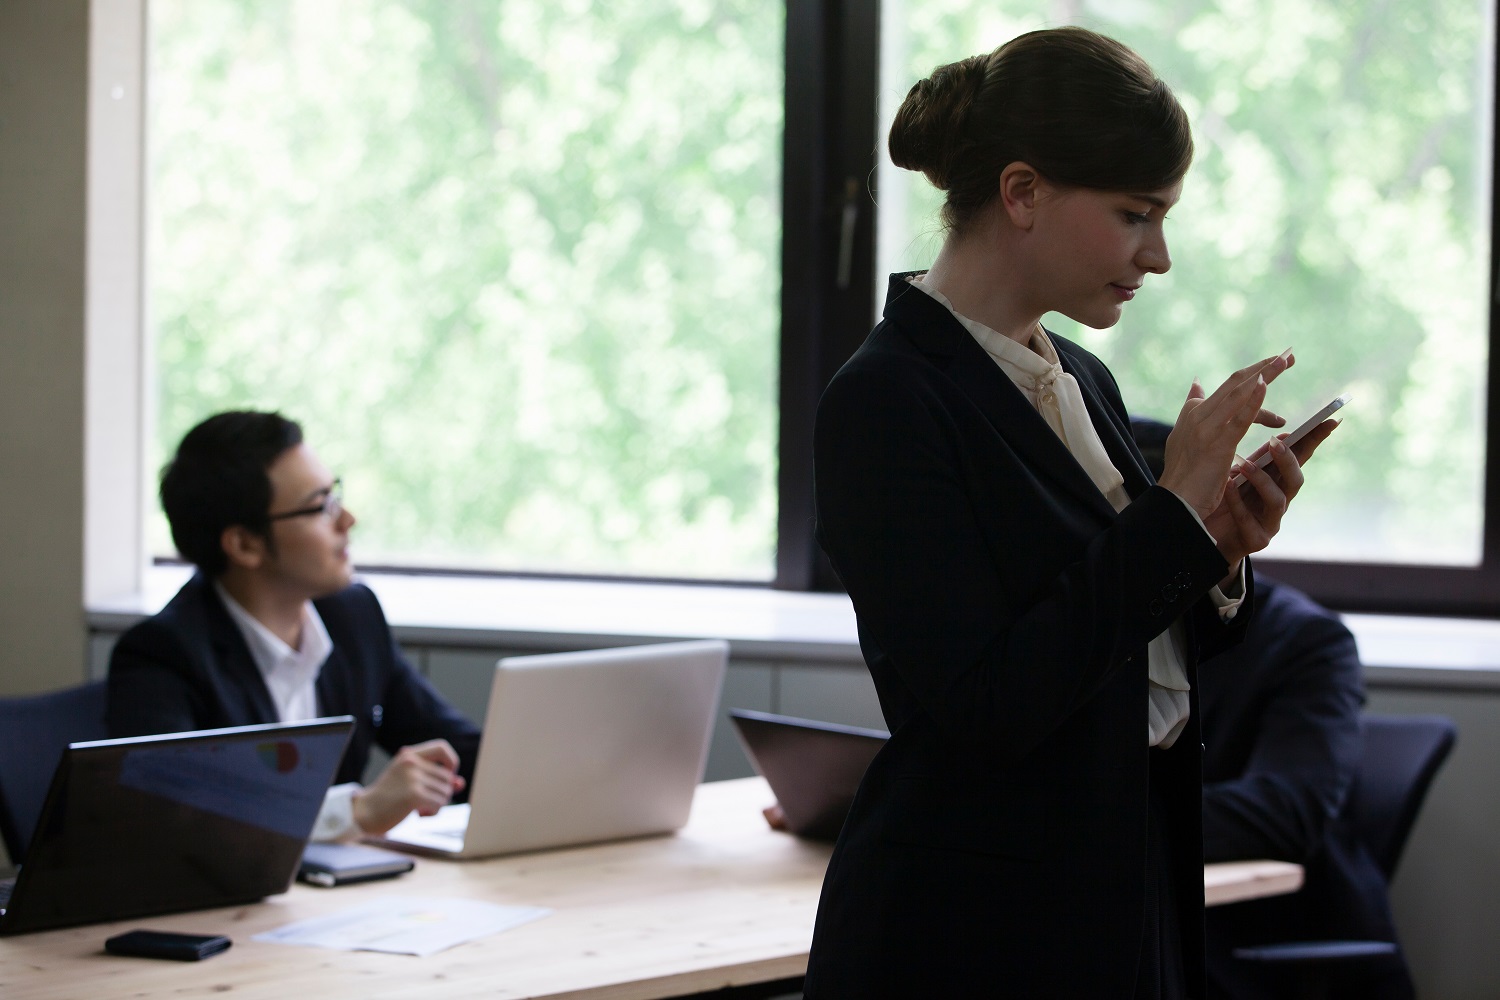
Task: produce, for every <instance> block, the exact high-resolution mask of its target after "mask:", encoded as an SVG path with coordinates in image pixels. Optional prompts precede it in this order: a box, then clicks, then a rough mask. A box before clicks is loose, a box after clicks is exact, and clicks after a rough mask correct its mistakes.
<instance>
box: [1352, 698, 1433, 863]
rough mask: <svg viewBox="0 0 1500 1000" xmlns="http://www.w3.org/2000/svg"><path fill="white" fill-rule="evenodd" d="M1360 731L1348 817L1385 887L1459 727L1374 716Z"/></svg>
mask: <svg viewBox="0 0 1500 1000" xmlns="http://www.w3.org/2000/svg"><path fill="white" fill-rule="evenodd" d="M1360 727H1361V729H1362V730H1363V732H1364V756H1363V759H1362V761H1361V763H1360V768H1359V777H1358V780H1357V781H1356V782H1355V785H1354V789H1353V791H1352V794H1351V797H1350V802H1349V809H1350V813H1349V815H1350V818H1351V820H1352V822H1353V824H1354V830H1355V833H1356V834H1357V835H1358V837H1359V838H1360V840H1361V842H1363V843H1364V845H1365V849H1366V850H1368V851H1369V852H1370V856H1371V857H1372V858H1373V859H1374V860H1375V863H1376V864H1377V865H1378V866H1379V867H1380V870H1381V872H1383V873H1384V874H1385V877H1386V881H1388V882H1389V881H1390V879H1391V877H1392V876H1393V875H1395V873H1396V864H1397V862H1399V861H1400V860H1401V852H1402V850H1404V849H1405V847H1406V838H1407V837H1408V835H1410V834H1411V828H1412V825H1413V824H1414V823H1416V821H1417V814H1418V813H1419V812H1420V811H1421V809H1422V802H1423V800H1424V799H1426V798H1427V790H1428V788H1429V787H1430V786H1431V785H1432V779H1433V777H1434V776H1436V775H1437V772H1438V768H1440V767H1442V765H1443V762H1444V761H1445V760H1447V758H1448V754H1449V752H1451V751H1452V749H1453V744H1454V741H1455V740H1456V739H1457V738H1458V727H1456V726H1455V725H1454V724H1453V720H1452V719H1450V718H1448V717H1447V716H1443V715H1373V714H1366V715H1364V716H1362V717H1361V719H1360Z"/></svg>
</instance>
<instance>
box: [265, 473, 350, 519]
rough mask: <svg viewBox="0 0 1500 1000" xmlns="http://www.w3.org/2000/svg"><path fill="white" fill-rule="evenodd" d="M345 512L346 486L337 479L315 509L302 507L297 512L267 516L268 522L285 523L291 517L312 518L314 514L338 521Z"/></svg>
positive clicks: (289, 511)
mask: <svg viewBox="0 0 1500 1000" xmlns="http://www.w3.org/2000/svg"><path fill="white" fill-rule="evenodd" d="M343 512H344V484H343V482H342V481H341V480H338V479H335V480H334V481H333V485H331V486H329V487H328V489H327V490H325V491H324V492H323V502H322V503H320V504H318V505H316V506H313V507H301V508H299V509H297V510H288V511H283V512H282V513H280V514H267V515H266V520H267V521H285V520H286V519H287V518H289V517H311V516H312V515H313V514H322V515H323V516H324V517H326V518H328V520H330V521H337V520H338V519H339V515H340V514H342V513H343Z"/></svg>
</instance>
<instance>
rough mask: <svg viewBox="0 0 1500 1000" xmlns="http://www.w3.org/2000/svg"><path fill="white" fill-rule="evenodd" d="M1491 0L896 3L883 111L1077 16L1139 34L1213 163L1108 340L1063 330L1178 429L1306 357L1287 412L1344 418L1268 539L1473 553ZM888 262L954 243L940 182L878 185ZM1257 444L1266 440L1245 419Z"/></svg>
mask: <svg viewBox="0 0 1500 1000" xmlns="http://www.w3.org/2000/svg"><path fill="white" fill-rule="evenodd" d="M1488 9H1489V7H1488V4H1485V3H1482V2H1479V0H1378V2H1368V3H1355V2H1350V0H1131V2H1129V3H1126V2H1124V0H1118V2H1116V0H1110V2H1107V3H1105V2H1099V3H1077V2H1070V3H1054V4H1053V5H1052V6H1051V8H1050V9H1046V8H1039V7H1038V5H1037V4H1035V3H1030V2H1021V0H995V2H991V3H986V4H973V3H969V2H967V0H964V2H959V0H901V3H900V6H899V7H898V6H897V5H896V4H895V3H894V2H891V0H888V2H887V3H886V4H885V6H884V8H883V26H884V30H885V31H886V32H887V33H888V34H889V33H892V32H894V33H897V34H896V35H894V36H891V37H888V39H887V42H886V54H885V60H884V65H885V67H886V80H885V82H884V83H883V87H882V89H883V100H884V102H885V105H886V106H887V108H888V110H887V114H886V121H887V122H888V121H889V114H890V113H891V112H893V111H894V107H895V103H893V102H899V100H900V98H901V96H903V95H904V94H905V91H906V88H907V87H909V86H910V85H911V83H912V82H914V81H915V80H917V79H920V78H921V77H923V76H926V75H927V74H928V73H929V72H930V71H931V70H932V68H933V67H934V66H936V65H939V64H941V63H945V62H951V61H953V60H954V59H958V58H962V57H963V56H966V55H970V54H972V53H975V52H981V51H987V50H989V49H992V48H994V47H995V46H996V45H998V44H1000V43H1001V42H1003V41H1005V40H1006V39H1009V38H1011V37H1013V36H1014V35H1016V34H1019V33H1020V32H1022V31H1027V30H1031V29H1033V28H1039V27H1045V26H1048V25H1055V24H1062V23H1081V24H1084V25H1086V26H1088V27H1091V28H1094V29H1096V30H1099V31H1103V32H1105V33H1106V34H1110V35H1113V36H1114V37H1117V38H1119V39H1120V40H1121V41H1124V42H1125V43H1126V44H1129V45H1131V46H1132V47H1133V48H1135V49H1136V50H1137V51H1138V52H1140V53H1141V54H1142V55H1143V56H1145V57H1146V59H1147V60H1148V61H1149V62H1150V63H1151V64H1152V65H1153V66H1154V67H1155V68H1156V70H1157V72H1158V73H1159V74H1160V75H1161V76H1162V77H1163V78H1164V79H1166V80H1167V81H1168V83H1170V84H1171V85H1172V86H1173V88H1174V90H1176V92H1177V94H1178V96H1179V97H1180V98H1181V99H1182V101H1183V103H1184V105H1185V106H1186V107H1187V109H1188V112H1189V114H1190V116H1191V118H1192V120H1193V125H1194V136H1195V141H1196V144H1197V157H1196V160H1195V163H1194V166H1193V169H1192V171H1191V173H1190V174H1189V176H1188V180H1187V184H1186V185H1185V189H1184V194H1183V198H1182V201H1181V203H1180V204H1179V205H1178V206H1177V207H1176V208H1174V209H1173V210H1172V212H1171V214H1170V217H1169V220H1168V223H1167V234H1168V241H1169V244H1170V247H1171V249H1172V256H1173V268H1172V270H1171V272H1170V273H1169V274H1168V275H1165V276H1162V277H1159V278H1150V279H1148V280H1147V283H1146V287H1145V289H1144V291H1143V292H1142V294H1140V295H1139V296H1138V297H1137V298H1136V299H1135V301H1133V302H1132V303H1131V304H1130V305H1129V306H1127V307H1126V310H1125V317H1124V319H1123V320H1122V321H1121V322H1120V323H1119V324H1118V325H1117V326H1116V327H1115V328H1113V329H1111V330H1108V331H1094V330H1088V329H1082V328H1079V327H1078V326H1077V324H1074V323H1072V322H1070V321H1068V320H1066V319H1064V318H1062V317H1057V316H1053V317H1049V318H1048V321H1047V325H1048V326H1049V328H1051V329H1053V330H1056V331H1057V332H1059V333H1062V334H1063V335H1064V336H1068V337H1072V338H1074V339H1076V340H1079V341H1081V342H1083V343H1084V344H1085V345H1087V346H1088V347H1090V348H1091V349H1093V350H1095V351H1096V352H1097V353H1099V354H1100V355H1101V356H1102V357H1103V358H1104V360H1105V361H1106V362H1107V363H1108V364H1109V365H1110V367H1111V368H1112V370H1113V371H1114V372H1115V375H1116V376H1117V378H1118V379H1119V381H1120V383H1121V386H1122V389H1123V391H1124V393H1125V400H1126V403H1127V405H1129V406H1131V408H1132V409H1133V410H1134V411H1136V412H1140V413H1143V414H1146V415H1151V416H1156V417H1159V418H1163V419H1167V420H1172V419H1174V418H1175V415H1176V413H1177V410H1178V408H1179V407H1180V405H1181V402H1182V399H1183V397H1184V395H1185V393H1186V390H1187V387H1188V384H1189V382H1190V381H1191V379H1192V378H1194V377H1195V376H1196V377H1198V378H1200V379H1201V380H1202V381H1203V383H1204V384H1205V385H1206V386H1207V387H1208V388H1210V389H1211V388H1212V387H1213V386H1214V385H1216V384H1217V383H1218V382H1219V381H1220V380H1222V379H1223V378H1224V376H1226V375H1227V374H1228V373H1229V372H1230V371H1232V370H1234V369H1235V368H1238V367H1240V366H1242V365H1244V364H1247V363H1249V362H1250V361H1253V360H1255V359H1258V358H1262V357H1267V356H1270V355H1272V354H1277V353H1279V352H1280V351H1281V350H1282V349H1284V348H1286V347H1288V346H1290V347H1293V348H1295V350H1296V354H1297V357H1298V364H1297V366H1296V367H1295V368H1293V369H1292V370H1291V371H1290V372H1288V373H1287V374H1286V375H1285V376H1283V378H1282V379H1281V380H1280V381H1278V382H1277V383H1276V384H1275V385H1274V386H1273V387H1272V391H1271V397H1270V404H1269V405H1271V406H1272V407H1273V408H1275V409H1277V410H1278V411H1279V412H1281V413H1283V414H1284V415H1285V416H1287V417H1288V418H1289V419H1290V420H1292V421H1293V422H1297V421H1300V419H1301V417H1302V416H1304V415H1306V414H1308V413H1311V412H1312V411H1313V410H1314V409H1316V408H1317V407H1318V406H1319V405H1321V404H1322V403H1323V402H1325V401H1326V400H1328V399H1330V398H1332V397H1333V396H1334V395H1336V394H1338V393H1339V392H1342V391H1345V390H1349V391H1350V392H1351V393H1352V397H1353V399H1352V402H1351V403H1350V405H1349V406H1348V407H1347V408H1346V409H1345V410H1344V414H1345V416H1346V419H1345V422H1344V425H1343V426H1342V427H1341V428H1340V429H1339V431H1338V432H1337V434H1336V435H1335V436H1334V437H1333V438H1332V439H1331V440H1330V442H1329V444H1328V445H1327V447H1326V448H1325V449H1324V450H1322V451H1320V452H1319V454H1318V456H1317V458H1316V460H1315V464H1313V465H1310V466H1309V468H1308V477H1309V484H1308V486H1307V488H1306V489H1305V490H1304V492H1303V494H1302V496H1301V497H1300V498H1299V499H1298V501H1297V505H1296V507H1295V508H1294V510H1293V512H1292V514H1291V516H1290V517H1289V518H1288V520H1287V526H1286V529H1285V530H1284V531H1283V534H1282V537H1281V538H1279V539H1278V540H1277V546H1276V548H1275V549H1274V550H1273V551H1275V552H1276V554H1278V555H1280V556H1283V557H1287V558H1301V557H1317V558H1336V559H1341V560H1351V561H1360V560H1375V561H1396V562H1405V561H1410V562H1431V563H1452V564H1466V563H1476V562H1477V561H1478V556H1479V545H1480V541H1481V531H1482V524H1481V513H1482V511H1481V505H1482V495H1483V474H1484V411H1485V377H1486V370H1487V369H1486V365H1487V348H1488V323H1489V311H1488V304H1487V301H1486V289H1487V287H1488V281H1487V274H1486V267H1487V260H1488V249H1489V243H1488V241H1489V213H1490V206H1489V200H1490V195H1489V192H1490V184H1491V179H1490V171H1489V163H1488V144H1489V142H1490V129H1489V123H1488V116H1489V114H1490V105H1491V92H1492V86H1493V84H1492V67H1491V57H1490V53H1491V52H1492V48H1493V41H1492V39H1491V36H1490V31H1491V28H1490V25H1489V20H1488ZM881 182H882V186H881V191H880V198H881V201H882V202H883V210H884V214H883V215H882V218H881V222H882V225H885V226H888V227H891V229H892V230H893V233H892V234H891V235H888V237H887V238H886V240H885V241H883V243H884V245H885V246H886V247H887V249H886V250H885V256H886V258H887V260H888V262H889V267H890V269H892V270H896V269H903V268H909V267H921V266H925V265H926V264H927V263H929V262H930V261H931V258H932V254H933V253H934V252H935V250H936V247H937V246H938V245H939V243H940V237H939V235H938V234H937V232H936V227H937V225H938V224H937V223H936V221H935V218H936V207H937V206H938V205H939V204H940V200H939V196H938V195H937V193H936V192H933V191H932V189H931V188H930V186H928V185H927V184H926V182H925V181H923V180H922V179H921V178H920V177H918V176H916V175H911V174H904V173H903V172H899V171H894V170H887V171H886V172H885V173H883V174H882V177H881ZM1252 434H1255V435H1256V436H1255V437H1254V438H1252V439H1247V441H1246V447H1247V448H1248V447H1253V446H1254V445H1255V444H1257V443H1259V441H1260V440H1263V439H1264V437H1265V434H1266V432H1265V431H1260V430H1258V429H1257V430H1252Z"/></svg>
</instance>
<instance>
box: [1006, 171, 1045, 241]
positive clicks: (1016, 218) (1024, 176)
mask: <svg viewBox="0 0 1500 1000" xmlns="http://www.w3.org/2000/svg"><path fill="white" fill-rule="evenodd" d="M1045 183H1046V182H1045V181H1043V180H1042V175H1041V174H1039V173H1037V172H1036V170H1035V169H1034V168H1033V167H1032V166H1031V165H1030V164H1028V163H1026V162H1024V161H1022V160H1017V161H1015V162H1014V163H1010V164H1007V165H1006V167H1005V169H1004V170H1002V171H1000V206H1001V208H1002V209H1003V210H1004V212H1005V217H1006V218H1008V219H1009V220H1010V223H1011V225H1013V226H1015V227H1016V228H1017V229H1026V230H1029V229H1030V228H1031V226H1032V223H1033V222H1034V221H1035V219H1036V203H1037V197H1038V195H1039V194H1040V189H1041V188H1042V186H1043V185H1044V184H1045Z"/></svg>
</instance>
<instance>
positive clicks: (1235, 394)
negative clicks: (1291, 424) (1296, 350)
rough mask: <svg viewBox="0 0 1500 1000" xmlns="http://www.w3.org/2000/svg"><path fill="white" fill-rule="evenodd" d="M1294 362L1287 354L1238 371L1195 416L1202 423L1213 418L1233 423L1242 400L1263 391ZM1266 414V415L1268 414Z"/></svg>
mask: <svg viewBox="0 0 1500 1000" xmlns="http://www.w3.org/2000/svg"><path fill="white" fill-rule="evenodd" d="M1295 360H1296V359H1295V358H1294V357H1293V355H1292V354H1291V352H1290V351H1289V350H1288V351H1286V352H1283V353H1281V354H1278V355H1276V356H1275V357H1274V358H1265V359H1263V360H1261V361H1257V362H1256V363H1255V364H1253V365H1247V366H1246V367H1244V368H1241V369H1240V370H1239V371H1237V372H1235V373H1234V374H1233V375H1230V376H1229V377H1228V378H1227V379H1225V380H1224V381H1223V382H1222V383H1221V384H1220V385H1219V387H1218V388H1217V389H1215V390H1214V391H1213V392H1212V393H1211V394H1210V395H1209V396H1208V398H1207V399H1205V400H1204V402H1203V406H1202V407H1200V408H1198V409H1199V414H1198V415H1199V416H1200V417H1201V418H1203V419H1209V418H1212V417H1217V418H1219V419H1221V420H1223V421H1224V422H1226V423H1228V422H1233V420H1234V417H1235V416H1236V415H1238V414H1239V412H1240V409H1241V406H1242V404H1243V403H1244V400H1245V399H1246V398H1247V397H1248V396H1249V395H1250V394H1252V393H1254V392H1255V391H1256V390H1257V389H1263V388H1264V387H1265V386H1267V385H1270V384H1271V383H1272V382H1274V381H1276V377H1277V376H1278V375H1280V374H1281V373H1282V372H1284V371H1286V370H1287V369H1288V368H1290V367H1291V366H1292V364H1293V363H1294V362H1295ZM1267 412H1268V413H1269V411H1267ZM1269 415H1270V416H1272V417H1275V418H1276V419H1277V420H1280V419H1281V418H1280V417H1277V416H1276V414H1274V413H1272V414H1269ZM1283 422H1284V421H1283ZM1248 426H1249V424H1248V423H1247V424H1246V427H1248ZM1271 426H1274V427H1279V426H1281V425H1280V424H1279V423H1278V424H1272V425H1271Z"/></svg>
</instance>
